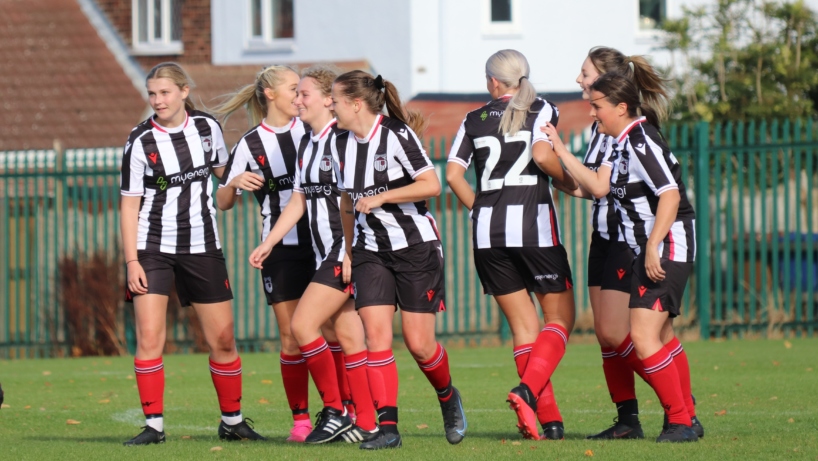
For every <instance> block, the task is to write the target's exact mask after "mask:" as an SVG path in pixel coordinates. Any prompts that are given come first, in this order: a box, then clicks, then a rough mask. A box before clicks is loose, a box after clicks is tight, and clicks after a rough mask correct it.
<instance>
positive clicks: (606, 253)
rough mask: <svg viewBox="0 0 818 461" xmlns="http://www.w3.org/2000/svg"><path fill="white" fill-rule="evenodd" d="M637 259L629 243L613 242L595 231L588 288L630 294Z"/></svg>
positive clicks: (589, 255)
mask: <svg viewBox="0 0 818 461" xmlns="http://www.w3.org/2000/svg"><path fill="white" fill-rule="evenodd" d="M635 257H636V255H635V254H634V252H633V250H632V249H631V247H630V245H628V244H627V243H625V242H612V241H610V240H608V239H605V238H603V237H602V236H600V235H599V232H597V231H594V233H593V234H591V248H590V251H589V252H588V286H589V287H600V288H601V289H603V290H616V291H621V292H623V293H630V292H631V275H632V274H633V258H635Z"/></svg>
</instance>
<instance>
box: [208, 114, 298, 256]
mask: <svg viewBox="0 0 818 461" xmlns="http://www.w3.org/2000/svg"><path fill="white" fill-rule="evenodd" d="M306 131H307V128H306V127H305V125H304V123H302V122H301V120H300V119H298V118H297V117H296V118H293V120H292V121H291V122H290V123H288V124H287V125H285V126H283V127H274V126H270V125H268V124H267V123H265V122H264V121H263V120H262V121H261V123H260V124H258V126H256V127H254V128H253V129H251V130H250V131H248V132H247V133H246V134H245V135H244V136H243V137H242V138H241V140H239V142H238V144H236V146H235V147H234V148H233V152H232V153H231V154H230V160H229V161H228V163H227V171H225V173H224V175H223V176H222V180H221V182H220V183H219V187H224V186H226V185H227V184H229V183H230V181H232V180H233V178H235V177H236V176H238V175H240V174H242V173H244V172H245V171H252V172H253V173H255V174H257V175H259V176H261V177H262V178H264V186H262V188H261V189H259V190H257V191H253V195H255V197H256V200H257V201H258V204H259V206H261V218H262V230H261V240H262V241H263V240H264V239H266V238H267V234H269V233H270V230H272V229H273V226H275V223H276V221H277V220H278V217H279V216H281V212H282V211H283V210H284V207H286V206H287V203H289V202H290V197H291V196H292V193H293V185H294V184H295V171H296V169H297V162H298V145H299V144H300V143H301V138H302V137H304V133H305V132H306ZM241 192H242V191H241V190H239V191H238V193H239V194H240V193H241ZM308 221H309V220H308V218H307V215H304V216H303V217H302V218H301V220H299V221H298V224H297V225H296V226H295V227H293V228H292V229H291V230H290V232H288V233H287V235H285V236H284V239H282V240H281V242H280V243H279V244H278V245H276V246H279V245H286V246H301V245H310V228H309V222H308Z"/></svg>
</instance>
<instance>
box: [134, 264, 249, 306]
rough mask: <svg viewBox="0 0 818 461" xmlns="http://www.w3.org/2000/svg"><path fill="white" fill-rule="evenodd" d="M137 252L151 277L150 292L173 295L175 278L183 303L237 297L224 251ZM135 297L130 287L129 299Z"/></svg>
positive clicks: (149, 277) (198, 302)
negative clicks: (231, 283)
mask: <svg viewBox="0 0 818 461" xmlns="http://www.w3.org/2000/svg"><path fill="white" fill-rule="evenodd" d="M136 254H137V258H139V264H140V265H142V270H144V271H145V277H146V278H147V279H148V294H157V295H164V296H170V292H171V288H172V285H171V284H172V283H174V281H175V282H176V294H177V295H179V302H180V303H181V305H182V306H190V303H197V304H213V303H220V302H223V301H229V300H231V299H233V290H232V289H231V288H230V280H229V278H228V277H227V265H226V264H225V262H224V254H222V250H216V251H213V252H209V253H195V254H172V253H159V252H154V251H145V250H139V251H137V253H136ZM137 296H139V295H137ZM132 299H133V293H131V291H130V290H128V288H127V287H126V288H125V301H127V302H131V301H132Z"/></svg>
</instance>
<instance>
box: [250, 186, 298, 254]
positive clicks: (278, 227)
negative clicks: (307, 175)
mask: <svg viewBox="0 0 818 461" xmlns="http://www.w3.org/2000/svg"><path fill="white" fill-rule="evenodd" d="M306 210H307V198H306V196H305V195H304V194H303V193H302V192H293V193H292V195H291V196H290V201H289V202H288V203H287V206H285V207H284V210H282V211H281V215H279V217H278V219H277V220H276V224H275V226H273V228H272V229H271V230H270V233H269V234H267V238H266V239H264V241H263V242H261V245H259V246H258V247H256V249H255V250H253V252H252V253H250V258H249V259H250V265H251V266H253V267H255V268H256V269H261V268H262V267H261V266H262V263H264V260H265V259H267V256H269V255H270V252H271V251H273V247H274V246H276V245H277V244H278V242H280V241H281V240H282V239H283V238H284V236H285V235H287V232H290V229H292V228H293V227H295V225H296V224H298V220H299V219H301V217H302V216H304V212H305V211H306Z"/></svg>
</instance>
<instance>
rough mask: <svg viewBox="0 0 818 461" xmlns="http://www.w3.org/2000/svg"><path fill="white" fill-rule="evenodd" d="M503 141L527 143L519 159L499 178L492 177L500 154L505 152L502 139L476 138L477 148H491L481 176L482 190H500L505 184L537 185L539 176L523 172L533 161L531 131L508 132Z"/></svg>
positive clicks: (492, 137)
mask: <svg viewBox="0 0 818 461" xmlns="http://www.w3.org/2000/svg"><path fill="white" fill-rule="evenodd" d="M503 142H505V143H506V144H510V143H513V142H521V143H524V144H525V149H523V152H522V153H520V156H519V157H518V158H517V161H516V162H514V164H513V165H511V168H509V169H508V172H506V174H505V176H504V177H502V178H499V179H490V178H491V173H492V172H493V171H494V168H495V167H496V166H497V163H498V162H499V161H500V154H502V152H503V145H502V144H500V140H499V139H497V138H496V137H494V136H483V137H482V138H476V139H475V140H474V147H475V149H481V148H483V147H487V148H488V149H489V158H488V159H486V166H485V168H484V169H483V174H482V176H481V178H480V191H481V192H488V191H492V190H498V189H500V188H502V187H503V186H536V185H537V176H536V175H533V174H521V173H522V172H523V170H525V167H526V166H528V163H529V162H531V160H532V156H531V132H530V131H518V132H517V133H515V134H513V135H509V134H506V135H504V137H503Z"/></svg>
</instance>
